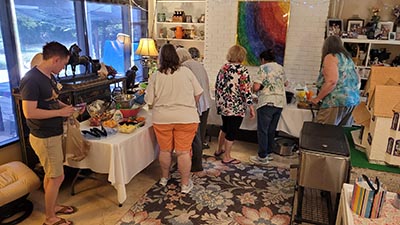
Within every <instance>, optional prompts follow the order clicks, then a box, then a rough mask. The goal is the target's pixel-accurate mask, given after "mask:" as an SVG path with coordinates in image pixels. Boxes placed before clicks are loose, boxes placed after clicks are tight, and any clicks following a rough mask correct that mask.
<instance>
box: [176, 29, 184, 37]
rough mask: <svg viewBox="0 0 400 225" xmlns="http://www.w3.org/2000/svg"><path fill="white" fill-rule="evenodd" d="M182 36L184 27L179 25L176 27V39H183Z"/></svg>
mask: <svg viewBox="0 0 400 225" xmlns="http://www.w3.org/2000/svg"><path fill="white" fill-rule="evenodd" d="M182 37H183V29H182V27H181V26H177V27H176V28H175V38H176V39H182Z"/></svg>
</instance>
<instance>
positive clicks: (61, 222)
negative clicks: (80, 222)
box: [43, 218, 74, 225]
mask: <svg viewBox="0 0 400 225" xmlns="http://www.w3.org/2000/svg"><path fill="white" fill-rule="evenodd" d="M73 224H74V222H72V221H69V220H66V219H63V218H60V220H58V221H57V222H55V223H52V224H48V223H43V225H73Z"/></svg>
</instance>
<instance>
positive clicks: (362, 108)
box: [353, 102, 371, 127]
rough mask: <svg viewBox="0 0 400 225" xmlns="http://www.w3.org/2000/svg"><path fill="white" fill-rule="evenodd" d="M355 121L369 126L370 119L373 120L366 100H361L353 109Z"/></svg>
mask: <svg viewBox="0 0 400 225" xmlns="http://www.w3.org/2000/svg"><path fill="white" fill-rule="evenodd" d="M353 119H354V122H355V123H356V124H358V125H361V126H367V127H368V126H369V121H370V120H371V114H370V112H369V111H368V109H367V104H366V103H365V102H360V104H358V106H356V107H355V108H354V110H353Z"/></svg>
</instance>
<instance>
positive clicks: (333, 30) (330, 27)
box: [326, 19, 343, 37]
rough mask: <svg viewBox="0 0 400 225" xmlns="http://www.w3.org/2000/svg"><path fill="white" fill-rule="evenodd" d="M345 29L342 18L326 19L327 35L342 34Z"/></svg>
mask: <svg viewBox="0 0 400 225" xmlns="http://www.w3.org/2000/svg"><path fill="white" fill-rule="evenodd" d="M342 31H343V20H342V19H327V20H326V36H328V37H329V36H332V35H336V36H340V35H341V33H342Z"/></svg>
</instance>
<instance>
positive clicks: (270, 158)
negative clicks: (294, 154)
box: [265, 154, 274, 161]
mask: <svg viewBox="0 0 400 225" xmlns="http://www.w3.org/2000/svg"><path fill="white" fill-rule="evenodd" d="M265 158H267V159H268V160H269V161H272V160H274V157H272V154H269V155H267V157H265Z"/></svg>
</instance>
